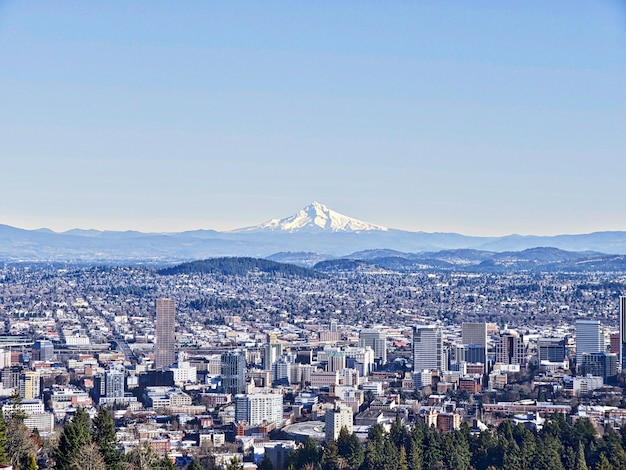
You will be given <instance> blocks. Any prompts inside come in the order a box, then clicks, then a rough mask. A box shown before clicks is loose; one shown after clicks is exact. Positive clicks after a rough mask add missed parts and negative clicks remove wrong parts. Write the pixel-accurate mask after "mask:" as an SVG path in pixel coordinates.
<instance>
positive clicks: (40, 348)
mask: <svg viewBox="0 0 626 470" xmlns="http://www.w3.org/2000/svg"><path fill="white" fill-rule="evenodd" d="M53 357H54V345H53V344H52V341H49V340H47V339H40V340H38V341H35V344H33V361H51V360H52V359H53Z"/></svg>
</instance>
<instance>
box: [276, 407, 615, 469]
mask: <svg viewBox="0 0 626 470" xmlns="http://www.w3.org/2000/svg"><path fill="white" fill-rule="evenodd" d="M624 449H626V427H624V428H622V429H621V430H620V431H619V432H616V431H615V430H613V428H612V427H610V426H608V427H607V428H606V429H605V430H604V432H603V434H602V436H599V435H598V434H597V432H596V429H595V428H594V426H593V424H592V423H591V422H590V421H589V420H588V419H586V418H581V419H578V420H576V422H575V423H574V424H571V423H569V422H568V421H567V420H566V419H565V417H564V416H563V415H562V414H555V415H553V416H551V417H550V418H548V419H546V422H545V423H544V426H543V428H542V429H541V430H540V431H539V432H537V431H534V430H530V429H528V428H526V427H525V426H524V425H522V424H517V425H516V424H513V423H512V422H511V421H509V420H506V421H503V422H502V423H501V424H500V425H498V426H497V427H490V428H488V429H486V430H484V431H482V432H480V433H473V432H471V430H470V429H469V427H468V426H467V424H466V423H463V424H462V425H461V428H460V429H459V430H455V431H451V432H447V433H444V432H441V431H439V430H437V429H435V428H434V427H427V426H425V425H424V424H419V423H418V424H416V425H415V426H412V427H410V428H409V427H406V426H404V425H403V424H402V423H401V421H400V420H399V419H397V420H396V421H395V422H394V423H393V424H392V425H391V428H390V431H389V432H387V431H385V429H384V428H383V427H382V426H381V425H376V426H374V427H373V428H372V429H371V430H370V432H369V435H368V439H367V442H366V443H365V446H363V445H361V444H360V443H359V441H358V439H357V438H356V436H355V435H354V434H348V432H347V431H346V430H345V428H344V429H342V432H341V434H340V436H339V438H338V440H337V441H332V442H330V443H328V444H327V445H326V446H324V447H323V448H320V447H318V446H317V445H316V444H315V442H314V441H312V440H311V439H308V440H307V442H305V443H304V445H303V446H301V447H299V448H298V449H296V450H295V451H293V452H292V453H291V454H290V456H289V460H288V467H287V468H288V469H289V470H300V469H307V470H500V469H502V470H537V469H550V470H620V469H626V452H625V451H624Z"/></svg>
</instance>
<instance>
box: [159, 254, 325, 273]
mask: <svg viewBox="0 0 626 470" xmlns="http://www.w3.org/2000/svg"><path fill="white" fill-rule="evenodd" d="M253 272H262V273H267V274H272V275H281V276H300V277H309V278H322V277H324V276H323V275H322V274H320V273H318V272H316V271H313V270H312V269H307V268H302V267H300V266H296V265H294V264H286V263H277V262H276V261H270V260H267V259H258V258H246V257H238V258H229V257H224V258H211V259H205V260H201V261H192V262H190V263H183V264H179V265H177V266H173V267H171V268H165V269H161V270H159V271H158V273H159V274H161V275H166V276H167V275H174V274H195V273H204V274H220V275H222V276H246V275H248V274H250V273H253Z"/></svg>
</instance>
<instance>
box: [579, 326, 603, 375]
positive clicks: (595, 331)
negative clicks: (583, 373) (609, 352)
mask: <svg viewBox="0 0 626 470" xmlns="http://www.w3.org/2000/svg"><path fill="white" fill-rule="evenodd" d="M597 352H605V346H604V335H603V334H602V329H601V328H600V320H576V367H577V368H578V369H579V370H581V369H582V363H583V354H584V353H597Z"/></svg>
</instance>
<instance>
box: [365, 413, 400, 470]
mask: <svg viewBox="0 0 626 470" xmlns="http://www.w3.org/2000/svg"><path fill="white" fill-rule="evenodd" d="M385 434H386V433H385V430H384V428H383V427H382V426H381V425H380V424H377V425H375V426H374V427H372V428H371V429H370V432H369V434H368V438H367V446H366V448H365V461H364V463H363V465H364V468H365V469H366V470H386V469H387V468H390V467H391V465H390V462H388V461H386V460H385V458H386V457H385V452H384V449H385V446H386V445H389V443H388V442H389V441H386V439H385ZM394 448H395V447H394Z"/></svg>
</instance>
